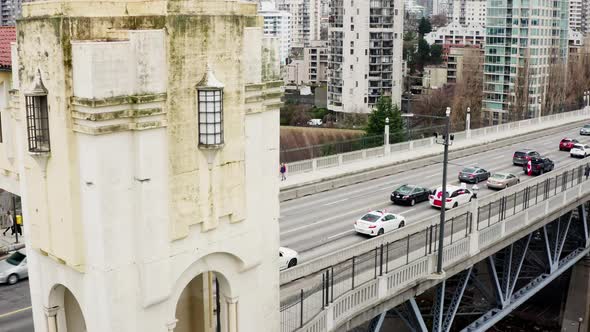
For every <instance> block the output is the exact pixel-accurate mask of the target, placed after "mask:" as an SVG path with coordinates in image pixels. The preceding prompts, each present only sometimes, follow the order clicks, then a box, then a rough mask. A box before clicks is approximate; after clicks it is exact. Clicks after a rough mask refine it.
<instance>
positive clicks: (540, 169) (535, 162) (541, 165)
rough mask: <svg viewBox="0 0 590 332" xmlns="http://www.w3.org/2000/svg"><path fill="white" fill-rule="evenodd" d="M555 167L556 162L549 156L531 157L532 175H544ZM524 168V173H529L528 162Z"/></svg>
mask: <svg viewBox="0 0 590 332" xmlns="http://www.w3.org/2000/svg"><path fill="white" fill-rule="evenodd" d="M554 168H555V164H554V163H553V161H552V160H551V159H549V158H545V157H541V158H531V175H542V174H543V173H545V172H550V171H552V170H553V169H554ZM522 170H523V171H524V174H528V173H529V172H528V163H526V164H525V165H524V166H523V167H522Z"/></svg>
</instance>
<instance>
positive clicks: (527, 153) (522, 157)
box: [512, 149, 541, 166]
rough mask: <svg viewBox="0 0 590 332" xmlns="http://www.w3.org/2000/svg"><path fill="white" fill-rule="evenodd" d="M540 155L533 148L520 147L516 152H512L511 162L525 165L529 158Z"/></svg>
mask: <svg viewBox="0 0 590 332" xmlns="http://www.w3.org/2000/svg"><path fill="white" fill-rule="evenodd" d="M540 157H541V155H540V154H539V152H537V151H535V150H531V149H522V150H518V151H516V152H514V155H513V156H512V163H513V164H514V165H519V166H522V165H526V163H527V162H528V161H529V160H530V159H531V158H540Z"/></svg>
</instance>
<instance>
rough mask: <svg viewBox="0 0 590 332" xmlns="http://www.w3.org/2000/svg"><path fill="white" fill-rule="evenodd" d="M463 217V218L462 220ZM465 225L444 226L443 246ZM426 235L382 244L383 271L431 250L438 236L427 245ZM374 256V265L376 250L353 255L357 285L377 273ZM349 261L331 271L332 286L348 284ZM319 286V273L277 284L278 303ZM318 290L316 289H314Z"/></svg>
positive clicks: (459, 237)
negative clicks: (279, 293)
mask: <svg viewBox="0 0 590 332" xmlns="http://www.w3.org/2000/svg"><path fill="white" fill-rule="evenodd" d="M465 220H466V219H465ZM466 232H467V225H466V223H465V222H458V223H457V224H456V227H454V228H451V227H447V228H446V229H445V238H444V241H445V246H447V245H449V244H452V243H456V242H458V241H461V240H462V239H464V238H465V237H466ZM428 236H429V235H428V234H426V233H425V232H421V233H418V234H415V235H414V236H413V237H412V238H407V239H402V240H399V241H396V242H393V243H390V244H389V245H387V246H384V247H383V257H382V258H383V273H388V272H389V271H392V270H395V269H397V268H399V267H401V266H403V265H405V264H407V263H409V262H413V261H415V260H417V259H420V258H422V257H424V256H426V255H427V254H430V253H435V252H436V250H437V248H438V247H437V244H438V241H437V240H438V235H437V233H433V240H434V241H433V243H432V244H429V243H428V242H427V241H426V240H427V239H428ZM375 257H377V264H379V263H380V261H381V259H382V258H381V252H380V251H377V252H376V251H371V252H368V253H366V254H363V255H360V256H356V257H355V284H356V285H360V284H362V283H364V282H366V281H368V280H370V279H373V278H374V276H375V272H377V273H379V272H380V268H379V267H377V269H376V266H375V262H376V261H375ZM351 264H352V263H351V261H346V262H342V263H341V264H338V265H337V266H334V269H333V270H331V272H332V273H333V276H332V277H331V278H333V279H331V280H332V282H334V283H335V284H334V287H333V289H338V288H340V286H341V285H339V284H340V283H345V284H347V285H350V279H351V277H352V266H351ZM319 285H321V276H320V273H317V274H315V275H311V276H307V277H304V278H301V279H298V280H296V281H293V282H291V283H288V284H286V285H283V286H282V287H281V305H286V304H289V303H290V302H292V301H295V300H297V299H298V297H299V296H300V290H301V289H303V290H304V291H305V293H307V294H308V295H307V296H309V292H310V291H311V290H313V289H317V288H318V286H319ZM318 291H319V290H318Z"/></svg>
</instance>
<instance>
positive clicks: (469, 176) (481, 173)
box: [459, 166, 490, 183]
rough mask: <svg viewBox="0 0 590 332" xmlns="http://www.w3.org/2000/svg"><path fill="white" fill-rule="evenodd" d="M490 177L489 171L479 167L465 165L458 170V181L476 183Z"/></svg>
mask: <svg viewBox="0 0 590 332" xmlns="http://www.w3.org/2000/svg"><path fill="white" fill-rule="evenodd" d="M489 177H490V172H488V171H486V170H485V169H483V168H481V167H475V166H474V167H465V168H463V169H462V170H461V172H459V182H469V183H478V182H481V181H485V180H487V179H488V178H489Z"/></svg>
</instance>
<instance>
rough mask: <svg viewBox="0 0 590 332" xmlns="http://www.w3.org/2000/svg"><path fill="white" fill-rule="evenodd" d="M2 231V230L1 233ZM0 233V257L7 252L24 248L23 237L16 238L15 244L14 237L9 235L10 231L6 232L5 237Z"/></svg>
mask: <svg viewBox="0 0 590 332" xmlns="http://www.w3.org/2000/svg"><path fill="white" fill-rule="evenodd" d="M3 231H4V230H2V232H3ZM2 232H0V256H2V255H3V254H5V253H6V252H8V251H13V250H18V249H20V248H24V247H25V237H24V236H22V235H19V236H18V243H16V236H14V235H10V230H9V231H8V232H6V236H5V235H2Z"/></svg>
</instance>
